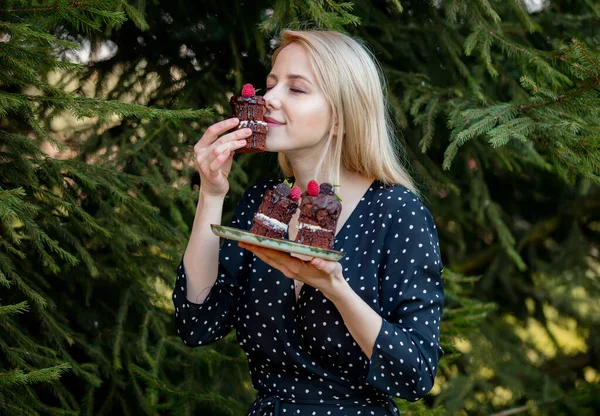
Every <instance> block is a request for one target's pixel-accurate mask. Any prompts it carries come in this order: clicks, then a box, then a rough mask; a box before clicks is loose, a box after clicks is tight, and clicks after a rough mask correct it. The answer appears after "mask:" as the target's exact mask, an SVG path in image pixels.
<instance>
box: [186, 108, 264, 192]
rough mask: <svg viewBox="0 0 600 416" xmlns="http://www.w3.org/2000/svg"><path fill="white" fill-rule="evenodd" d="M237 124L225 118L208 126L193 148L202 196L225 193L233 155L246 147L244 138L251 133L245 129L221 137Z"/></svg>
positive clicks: (235, 120) (227, 187)
mask: <svg viewBox="0 0 600 416" xmlns="http://www.w3.org/2000/svg"><path fill="white" fill-rule="evenodd" d="M239 123H240V121H239V119H237V118H229V119H227V120H223V121H220V122H218V123H215V124H213V125H212V126H210V127H209V128H208V129H207V130H206V132H204V135H202V137H201V138H200V140H198V143H196V145H195V146H194V155H195V156H196V157H195V162H196V169H198V173H200V192H202V193H203V194H204V195H209V196H219V197H224V196H225V195H227V192H229V181H228V179H227V177H228V176H229V171H230V170H231V164H232V162H233V154H234V152H235V151H236V150H237V149H241V148H242V147H244V146H245V145H246V138H247V137H249V136H250V135H251V134H252V130H250V129H249V128H243V129H239V130H234V131H232V132H231V133H227V134H224V135H223V136H221V137H219V135H221V134H223V133H224V132H226V131H227V130H230V129H232V128H234V127H236V126H237V125H238V124H239Z"/></svg>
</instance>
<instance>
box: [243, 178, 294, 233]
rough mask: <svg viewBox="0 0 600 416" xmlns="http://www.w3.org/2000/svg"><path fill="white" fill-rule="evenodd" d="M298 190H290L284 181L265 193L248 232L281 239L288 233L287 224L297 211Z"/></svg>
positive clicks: (289, 185) (288, 184)
mask: <svg viewBox="0 0 600 416" xmlns="http://www.w3.org/2000/svg"><path fill="white" fill-rule="evenodd" d="M299 199H300V188H298V187H296V186H295V187H294V188H291V184H290V183H289V182H288V181H287V180H286V181H285V182H284V183H280V184H279V185H277V186H276V187H274V188H273V189H269V190H267V191H266V192H265V196H264V197H263V200H262V202H261V204H260V206H259V207H258V211H257V212H256V214H255V215H254V218H253V219H252V227H251V228H250V232H251V233H254V234H258V235H262V236H265V237H271V238H277V239H283V237H284V235H285V234H286V233H287V231H288V224H289V223H290V220H291V219H292V216H293V215H294V213H295V212H296V210H297V209H298V200H299Z"/></svg>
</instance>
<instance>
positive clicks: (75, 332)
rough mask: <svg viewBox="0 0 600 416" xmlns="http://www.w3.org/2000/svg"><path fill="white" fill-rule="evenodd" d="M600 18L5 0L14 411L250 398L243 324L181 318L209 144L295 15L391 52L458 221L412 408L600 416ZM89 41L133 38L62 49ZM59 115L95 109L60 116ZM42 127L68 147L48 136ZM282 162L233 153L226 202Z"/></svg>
mask: <svg viewBox="0 0 600 416" xmlns="http://www.w3.org/2000/svg"><path fill="white" fill-rule="evenodd" d="M134 6H135V7H134ZM599 16H600V8H599V7H598V6H597V5H596V4H595V3H594V2H589V1H565V0H561V1H559V0H552V1H551V2H549V3H548V4H546V6H545V8H543V9H542V10H541V11H539V12H531V11H529V10H528V9H527V7H526V3H524V2H523V1H521V0H514V1H506V2H504V1H493V0H453V1H447V2H440V1H434V2H431V3H430V2H424V1H423V2H421V1H410V2H409V1H402V2H400V1H397V0H390V1H386V0H379V1H369V2H366V1H356V2H324V1H312V0H306V1H295V2H288V1H284V0H278V1H272V0H271V1H267V0H263V1H256V2H253V4H252V6H250V5H242V4H241V3H240V2H238V1H230V2H219V4H212V3H210V2H201V3H200V4H198V5H195V6H194V7H181V6H180V4H178V3H176V2H157V3H152V4H151V3H150V2H149V3H147V4H146V2H143V1H140V2H135V3H133V5H128V4H125V3H121V2H116V1H106V0H104V1H92V2H76V1H57V2H53V3H51V6H46V5H41V6H38V5H34V6H32V5H30V4H28V3H27V2H18V1H13V2H5V3H4V5H3V6H2V7H1V9H0V33H3V36H0V39H1V40H2V42H1V43H0V57H1V58H0V117H1V118H0V152H1V153H0V154H1V155H2V156H1V160H2V165H0V195H1V198H0V214H1V215H0V244H2V250H0V284H1V285H2V286H1V287H2V294H1V295H0V347H1V351H2V355H1V356H0V409H2V411H6V412H7V413H9V412H12V413H13V414H23V413H25V414H28V413H29V414H35V412H38V413H52V412H53V413H57V414H79V413H83V414H112V413H115V414H121V413H123V414H141V413H147V414H158V413H160V414H167V413H168V414H209V415H221V414H233V415H236V414H243V412H244V411H245V409H246V408H247V407H248V405H249V404H250V402H251V401H252V399H253V396H254V392H253V390H252V389H251V388H250V386H249V385H248V375H247V371H246V363H245V356H244V354H243V353H242V352H241V349H240V348H239V346H238V345H237V342H236V341H235V336H234V334H233V333H232V334H230V335H229V336H228V337H227V338H225V339H224V340H222V341H219V343H217V344H215V345H213V346H209V347H202V348H197V349H188V348H187V347H184V346H183V345H182V344H181V342H180V341H179V339H178V338H177V337H175V336H174V334H173V327H172V317H171V314H172V311H171V309H170V305H169V302H168V298H167V296H168V292H169V290H170V288H171V287H172V286H173V280H174V271H175V267H176V265H177V263H178V262H179V260H180V258H181V255H182V253H183V249H184V244H185V241H186V240H187V236H188V234H189V231H190V230H189V226H190V224H191V223H192V219H193V215H194V212H195V198H196V197H197V187H198V184H197V175H194V167H193V163H191V156H192V151H191V148H192V146H193V144H194V143H195V142H196V141H197V140H198V138H199V137H200V136H201V134H202V132H203V130H204V129H205V128H206V127H207V126H208V125H210V124H211V123H213V122H214V121H216V120H219V119H222V118H224V117H227V116H228V115H229V111H228V107H227V98H228V94H231V93H234V92H237V91H239V89H240V88H241V86H242V84H243V83H245V82H251V83H253V84H254V85H256V86H260V85H262V84H264V78H265V75H266V74H267V71H268V68H269V56H270V51H271V48H272V47H273V46H274V45H273V44H272V43H271V39H272V38H273V37H274V36H276V34H277V31H278V30H279V29H280V28H282V27H315V26H317V27H324V28H333V29H336V30H343V31H347V32H348V33H350V34H351V35H356V36H358V37H360V38H362V39H364V40H365V41H366V42H367V43H368V45H369V46H370V47H371V48H372V49H373V51H374V53H375V55H376V57H377V59H378V60H379V61H380V62H381V64H382V67H383V68H384V70H385V72H386V76H387V78H388V84H389V85H388V90H389V93H390V96H389V98H390V104H391V106H390V108H391V110H392V111H393V115H394V117H395V121H396V123H397V128H398V136H399V140H400V142H401V144H402V145H403V146H404V148H405V149H406V151H407V154H408V162H409V164H410V166H412V167H413V169H414V173H415V175H416V176H417V180H418V181H420V182H422V183H424V184H425V185H424V189H423V191H424V192H423V193H424V195H425V196H426V198H425V201H424V202H425V204H426V205H427V206H428V207H429V208H430V210H431V211H432V213H433V214H434V217H435V220H436V223H437V224H438V230H439V233H440V245H441V249H442V250H441V252H442V256H443V261H444V264H445V273H444V280H445V285H446V294H447V304H446V309H445V316H444V321H443V327H442V340H443V347H444V349H445V351H446V356H445V357H444V359H443V360H442V361H441V363H440V371H439V372H438V379H437V385H436V387H435V388H434V391H433V392H432V394H431V395H429V396H428V397H427V398H426V399H424V400H423V401H422V402H419V403H410V404H409V403H406V402H402V401H398V402H397V403H398V405H399V406H400V407H401V409H403V410H404V411H405V412H406V413H405V414H446V413H453V412H457V414H467V413H468V414H490V413H494V412H500V411H503V410H507V413H505V414H515V413H522V414H577V415H580V414H595V413H597V410H598V407H599V406H600V404H599V402H598V397H599V395H598V394H597V393H598V383H599V376H598V371H599V367H600V363H598V359H597V357H598V351H599V350H600V348H599V345H600V339H599V338H598V335H597V334H598V333H599V331H598V321H597V318H596V316H598V312H600V311H598V303H597V301H595V299H597V296H598V294H599V293H598V292H599V291H600V290H599V286H598V273H599V272H600V267H599V265H598V240H599V239H598V237H599V235H598V212H600V210H599V209H598V208H599V206H600V202H599V201H600V199H599V195H598V173H599V169H598V167H599V163H598V162H599V158H600V152H599V149H598V146H599V134H598V131H599V129H598V123H599V118H598V114H597V111H594V110H595V109H597V108H600V98H599V96H598V93H599V91H600V90H599V88H598V85H599V84H600V70H599V68H600V58H599V54H598V46H597V45H598V40H597V33H596V30H597V29H596V28H597V27H598V19H599ZM127 18H128V19H129V20H126V19H127ZM85 39H88V40H89V41H90V42H91V44H92V45H93V46H94V47H98V45H101V44H102V42H106V41H112V42H114V44H115V45H116V53H115V54H114V55H113V56H111V57H110V58H109V59H106V60H102V61H98V62H94V63H93V64H89V65H85V66H82V65H74V64H72V63H69V62H66V61H65V60H58V59H56V56H55V55H54V52H55V51H56V50H57V48H59V50H61V49H60V48H63V49H64V53H63V54H62V55H59V56H65V55H66V52H67V51H68V50H69V48H72V47H73V46H74V45H75V44H79V43H81V42H82V41H83V40H85ZM57 73H59V74H60V78H61V79H60V81H58V82H55V81H52V80H53V79H54V77H53V76H55V74H57ZM73 81H77V82H78V83H79V84H78V85H79V87H78V88H76V89H75V90H74V91H71V89H70V85H71V83H72V82H73ZM68 91H71V92H68ZM90 91H91V92H90ZM188 109H206V110H188ZM208 109H210V110H208ZM65 114H71V115H73V116H75V117H78V118H91V119H92V120H93V121H94V122H93V124H91V125H90V126H89V127H85V128H81V127H76V128H73V129H68V130H62V131H60V132H55V131H53V127H52V120H54V119H56V118H57V117H61V116H64V115H65ZM115 116H117V117H115ZM58 136H62V137H61V140H56V139H55V137H58ZM42 142H46V143H53V144H54V145H55V146H56V147H57V148H59V149H63V150H66V149H73V154H74V155H73V156H71V157H66V156H65V155H66V153H62V154H59V156H58V157H53V158H52V157H48V156H47V155H45V154H44V153H43V152H42V151H41V150H40V144H42ZM274 175H278V171H277V168H276V160H275V158H274V155H266V154H260V155H239V157H238V156H236V159H235V161H234V166H233V169H232V174H231V184H232V190H231V195H230V197H229V199H228V200H227V207H226V214H225V218H224V221H227V220H228V218H229V216H230V215H231V210H232V207H233V205H234V204H235V203H236V201H237V200H238V199H239V196H240V194H241V192H242V191H243V189H244V188H245V187H246V186H247V185H248V184H249V183H250V182H251V181H254V180H255V179H257V178H259V177H266V176H274ZM492 308H495V311H494V312H492V313H489V311H490V310H491V309H492ZM486 316H487V317H486ZM565 334H566V335H565ZM569 337H570V338H573V339H572V340H570V342H567V341H568V340H569ZM33 383H36V384H35V385H34V384H33ZM1 406H4V408H2V407H1ZM433 409H435V410H433ZM17 411H19V412H21V413H17ZM9 414H10V413H9Z"/></svg>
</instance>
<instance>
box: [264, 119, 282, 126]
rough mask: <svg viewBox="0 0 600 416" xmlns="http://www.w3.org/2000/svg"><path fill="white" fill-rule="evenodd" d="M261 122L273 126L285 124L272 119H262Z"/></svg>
mask: <svg viewBox="0 0 600 416" xmlns="http://www.w3.org/2000/svg"><path fill="white" fill-rule="evenodd" d="M263 120H264V121H266V122H267V125H268V126H269V125H273V126H282V125H283V124H285V123H282V122H281V121H278V120H275V119H274V118H271V117H263Z"/></svg>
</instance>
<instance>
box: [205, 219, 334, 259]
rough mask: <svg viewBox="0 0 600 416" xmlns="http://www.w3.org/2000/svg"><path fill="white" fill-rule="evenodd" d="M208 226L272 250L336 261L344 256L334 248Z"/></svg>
mask: <svg viewBox="0 0 600 416" xmlns="http://www.w3.org/2000/svg"><path fill="white" fill-rule="evenodd" d="M210 228H211V229H212V232H213V233H214V234H215V235H218V236H219V237H223V238H227V239H229V240H235V241H243V242H244V243H248V244H254V245H256V246H260V247H266V248H271V249H273V250H279V251H285V252H287V253H295V254H302V255H304V256H310V257H319V258H321V259H325V260H333V261H338V260H340V259H341V258H342V257H344V253H343V252H341V251H335V250H325V249H322V248H319V247H312V246H307V245H304V244H298V243H294V242H293V241H290V240H277V239H276V238H270V237H263V236H260V235H256V234H253V233H249V232H248V231H243V230H240V229H239V228H232V227H226V226H224V225H217V224H211V225H210Z"/></svg>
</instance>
